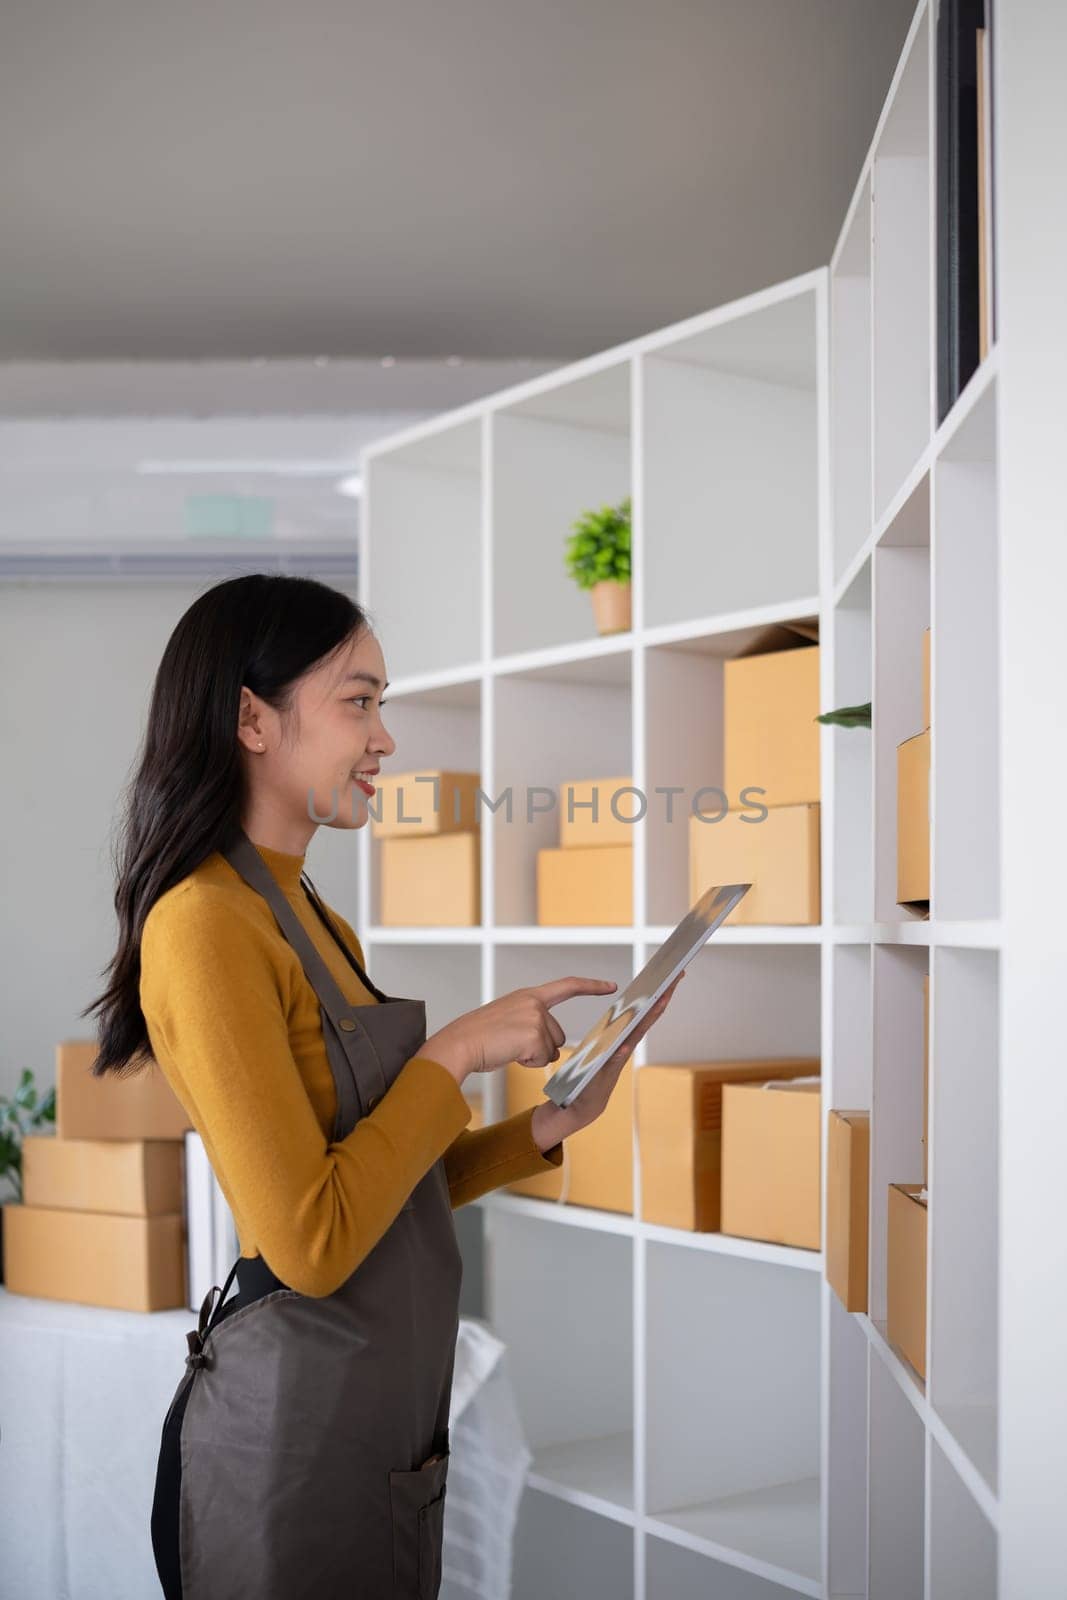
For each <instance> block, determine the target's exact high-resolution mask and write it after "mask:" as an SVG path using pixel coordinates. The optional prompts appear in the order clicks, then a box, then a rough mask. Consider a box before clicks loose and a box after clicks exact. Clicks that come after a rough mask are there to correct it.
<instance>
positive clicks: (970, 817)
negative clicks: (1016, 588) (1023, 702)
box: [930, 383, 1053, 920]
mask: <svg viewBox="0 0 1067 1600" xmlns="http://www.w3.org/2000/svg"><path fill="white" fill-rule="evenodd" d="M997 492H998V491H997V443H996V384H995V383H991V384H990V385H989V386H988V388H987V389H986V390H985V392H984V393H983V394H982V396H981V399H980V400H979V401H978V403H977V404H976V405H975V407H974V409H973V410H972V411H971V413H970V414H969V416H967V417H966V418H965V419H964V421H963V424H962V425H961V427H960V428H959V429H958V430H957V431H956V433H955V434H954V435H953V436H952V437H951V438H950V439H949V441H948V443H947V444H946V446H945V448H944V451H943V452H942V454H941V456H940V457H939V459H938V460H937V461H936V462H935V463H934V541H933V605H934V627H933V629H932V655H933V662H932V668H931V680H932V682H931V687H932V690H933V701H934V704H933V707H932V712H931V716H930V722H931V725H932V727H933V729H934V763H933V767H934V770H933V789H932V805H931V811H932V817H933V880H934V882H933V897H934V901H935V904H934V907H933V911H934V915H935V916H936V917H937V918H938V919H939V920H944V919H952V920H978V919H980V918H983V917H998V916H999V915H1000V866H1001V840H1000V785H999V782H998V773H999V771H1000V766H1001V752H1000V624H999V616H998V610H999V606H998V596H999V592H1000V587H999V586H1000V578H999V557H998V552H997V510H996V508H997ZM1049 736H1050V737H1053V735H1052V733H1051V730H1050V733H1049ZM1050 848H1051V841H1050Z"/></svg>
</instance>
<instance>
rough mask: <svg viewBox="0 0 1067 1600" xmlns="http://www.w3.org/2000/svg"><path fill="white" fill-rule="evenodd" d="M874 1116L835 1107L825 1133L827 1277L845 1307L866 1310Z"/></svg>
mask: <svg viewBox="0 0 1067 1600" xmlns="http://www.w3.org/2000/svg"><path fill="white" fill-rule="evenodd" d="M870 1160H871V1118H870V1113H869V1112H867V1111H831V1112H830V1123H829V1127H828V1129H827V1138H826V1167H827V1171H826V1278H827V1282H828V1283H829V1285H830V1287H831V1288H832V1289H833V1291H834V1293H835V1294H836V1295H837V1298H838V1299H839V1300H840V1302H841V1304H842V1305H843V1306H844V1308H845V1310H846V1311H866V1309H867V1259H868V1238H869V1215H870V1199H869V1183H870Z"/></svg>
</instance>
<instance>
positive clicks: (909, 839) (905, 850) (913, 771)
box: [746, 728, 930, 910]
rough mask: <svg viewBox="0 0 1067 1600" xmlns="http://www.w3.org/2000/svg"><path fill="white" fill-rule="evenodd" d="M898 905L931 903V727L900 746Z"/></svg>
mask: <svg viewBox="0 0 1067 1600" xmlns="http://www.w3.org/2000/svg"><path fill="white" fill-rule="evenodd" d="M746 898H747V896H746ZM897 904H898V905H902V906H920V907H922V909H924V910H929V905H930V730H929V728H927V729H926V731H925V732H923V733H917V734H916V735H915V737H914V738H912V739H905V740H904V742H903V744H898V745H897Z"/></svg>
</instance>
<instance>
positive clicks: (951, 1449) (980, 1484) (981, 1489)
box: [854, 1312, 1000, 1532]
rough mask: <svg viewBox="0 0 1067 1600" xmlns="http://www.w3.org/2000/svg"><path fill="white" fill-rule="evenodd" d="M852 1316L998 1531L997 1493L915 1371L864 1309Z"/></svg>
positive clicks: (973, 1497) (998, 1507) (998, 1510)
mask: <svg viewBox="0 0 1067 1600" xmlns="http://www.w3.org/2000/svg"><path fill="white" fill-rule="evenodd" d="M854 1315H855V1318H856V1321H857V1322H858V1323H859V1324H860V1327H861V1328H862V1329H863V1331H864V1333H865V1334H866V1336H867V1340H868V1343H869V1344H870V1346H871V1349H872V1350H874V1352H875V1353H876V1354H877V1356H878V1358H879V1360H880V1361H881V1362H882V1365H883V1366H884V1367H885V1369H886V1371H887V1372H888V1373H889V1375H890V1376H891V1377H892V1378H893V1380H894V1381H895V1383H896V1385H897V1387H898V1388H899V1389H900V1391H901V1393H902V1394H903V1395H904V1397H905V1399H906V1400H907V1401H908V1403H909V1405H910V1406H911V1407H912V1409H913V1411H914V1412H915V1414H916V1416H917V1417H918V1418H919V1420H920V1422H921V1423H922V1424H923V1427H924V1429H925V1431H926V1432H927V1433H928V1434H929V1435H930V1437H931V1438H932V1439H934V1440H935V1441H936V1443H937V1444H938V1446H939V1447H940V1449H941V1450H942V1451H943V1453H944V1455H945V1456H946V1457H947V1458H948V1460H949V1461H950V1463H951V1464H952V1466H953V1468H954V1469H955V1471H956V1475H957V1476H958V1477H959V1479H960V1480H961V1482H962V1483H963V1484H964V1486H965V1488H966V1489H967V1490H968V1491H969V1493H970V1495H971V1498H972V1500H974V1502H975V1504H976V1505H977V1506H978V1508H979V1510H980V1511H981V1512H982V1514H983V1515H984V1517H985V1519H986V1521H987V1522H988V1523H989V1524H990V1526H991V1527H992V1528H993V1530H994V1532H999V1528H1000V1502H999V1500H998V1497H997V1495H996V1492H995V1491H994V1490H993V1489H992V1488H991V1487H990V1485H989V1482H988V1481H987V1479H986V1477H985V1474H984V1473H983V1472H982V1471H981V1469H980V1468H979V1467H977V1466H976V1465H975V1463H974V1462H973V1461H972V1460H971V1457H970V1456H969V1455H968V1454H967V1452H966V1450H964V1448H963V1446H962V1445H961V1444H960V1443H959V1441H958V1439H957V1438H956V1437H955V1435H954V1434H953V1433H952V1431H951V1430H950V1429H949V1428H948V1427H947V1426H946V1424H945V1422H944V1420H943V1418H942V1417H941V1416H940V1415H939V1414H938V1412H937V1410H936V1409H935V1407H934V1406H933V1405H931V1403H930V1400H929V1398H928V1396H927V1394H926V1389H925V1386H924V1384H923V1382H922V1380H921V1379H920V1378H919V1376H918V1374H917V1373H913V1372H912V1369H911V1368H910V1367H909V1366H908V1364H907V1363H906V1362H905V1361H903V1360H902V1359H901V1357H900V1356H898V1355H897V1353H896V1351H895V1350H894V1349H893V1346H892V1345H891V1344H890V1343H889V1341H888V1339H887V1338H886V1336H885V1334H884V1333H883V1332H882V1330H881V1328H879V1326H878V1325H877V1323H875V1322H872V1321H871V1319H870V1317H868V1316H867V1315H866V1313H865V1312H856V1313H854Z"/></svg>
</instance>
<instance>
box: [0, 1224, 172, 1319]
mask: <svg viewBox="0 0 1067 1600" xmlns="http://www.w3.org/2000/svg"><path fill="white" fill-rule="evenodd" d="M4 1280H5V1282H4V1287H5V1288H6V1289H8V1290H9V1291H10V1292H11V1293H12V1294H29V1295H36V1296H39V1297H41V1298H43V1299H45V1300H73V1301H76V1302H78V1303H79V1304H81V1305H87V1306H110V1307H111V1308H112V1309H114V1310H117V1311H169V1310H179V1309H184V1307H185V1305H186V1282H185V1226H184V1218H183V1216H182V1215H181V1213H180V1212H166V1213H164V1214H162V1215H160V1216H155V1217H122V1216H114V1215H112V1214H110V1213H108V1212H100V1211H64V1210H59V1209H58V1208H55V1207H50V1206H27V1205H17V1204H15V1203H13V1202H12V1203H9V1204H7V1205H5V1206H4Z"/></svg>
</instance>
